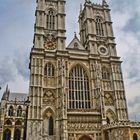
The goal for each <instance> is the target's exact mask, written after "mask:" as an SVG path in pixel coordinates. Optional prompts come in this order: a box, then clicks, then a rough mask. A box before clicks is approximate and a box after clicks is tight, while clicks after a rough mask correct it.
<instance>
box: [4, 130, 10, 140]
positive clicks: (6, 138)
mask: <svg viewBox="0 0 140 140" xmlns="http://www.w3.org/2000/svg"><path fill="white" fill-rule="evenodd" d="M10 139H11V131H10V130H9V129H5V130H4V133H3V140H10Z"/></svg>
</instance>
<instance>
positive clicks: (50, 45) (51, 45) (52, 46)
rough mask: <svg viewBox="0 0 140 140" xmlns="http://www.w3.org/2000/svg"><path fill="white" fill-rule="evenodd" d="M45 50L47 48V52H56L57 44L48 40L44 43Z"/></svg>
mask: <svg viewBox="0 0 140 140" xmlns="http://www.w3.org/2000/svg"><path fill="white" fill-rule="evenodd" d="M44 48H46V49H47V50H54V49H55V48H56V43H55V42H53V41H50V40H47V41H46V42H45V43H44Z"/></svg>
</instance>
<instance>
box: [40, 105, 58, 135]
mask: <svg viewBox="0 0 140 140" xmlns="http://www.w3.org/2000/svg"><path fill="white" fill-rule="evenodd" d="M54 128H55V115H54V111H53V110H52V109H51V108H50V107H48V108H47V109H46V110H45V111H44V113H43V135H50V136H53V135H54V132H55V131H54Z"/></svg>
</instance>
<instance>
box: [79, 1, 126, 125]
mask: <svg viewBox="0 0 140 140" xmlns="http://www.w3.org/2000/svg"><path fill="white" fill-rule="evenodd" d="M79 28H80V41H81V43H82V45H83V46H84V48H85V49H86V50H88V51H89V52H90V54H91V55H93V56H94V57H96V61H95V62H94V63H95V66H94V71H95V77H96V78H95V79H96V83H97V84H96V87H95V88H97V91H98V92H99V95H100V105H101V114H102V124H106V123H108V122H110V121H111V118H110V116H111V115H110V114H113V113H111V112H115V115H116V116H115V115H114V119H115V120H116V121H127V120H128V112H127V105H126V98H125V90H124V83H123V77H122V71H121V61H120V58H119V57H118V56H117V52H116V43H115V37H114V34H113V27H112V21H111V16H110V9H109V6H108V4H107V2H106V0H102V4H95V3H92V2H91V1H90V0H85V3H84V7H83V8H82V7H81V10H80V15H79ZM95 96H96V95H95ZM111 98H112V99H111ZM113 98H114V99H113ZM109 100H110V101H109ZM111 100H112V101H111ZM109 106H110V107H109ZM113 110H114V111H113ZM112 118H113V115H112Z"/></svg>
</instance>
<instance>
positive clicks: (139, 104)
mask: <svg viewBox="0 0 140 140" xmlns="http://www.w3.org/2000/svg"><path fill="white" fill-rule="evenodd" d="M128 107H129V108H130V109H132V110H133V111H132V112H131V113H129V117H130V119H131V120H135V121H136V120H140V112H139V108H140V97H139V96H136V97H135V98H134V99H133V100H129V101H128Z"/></svg>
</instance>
